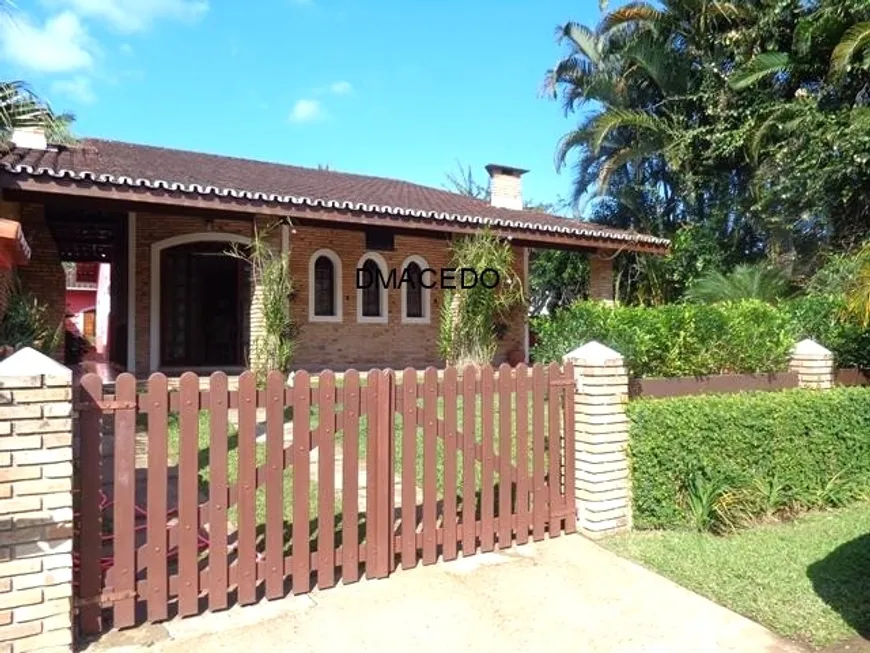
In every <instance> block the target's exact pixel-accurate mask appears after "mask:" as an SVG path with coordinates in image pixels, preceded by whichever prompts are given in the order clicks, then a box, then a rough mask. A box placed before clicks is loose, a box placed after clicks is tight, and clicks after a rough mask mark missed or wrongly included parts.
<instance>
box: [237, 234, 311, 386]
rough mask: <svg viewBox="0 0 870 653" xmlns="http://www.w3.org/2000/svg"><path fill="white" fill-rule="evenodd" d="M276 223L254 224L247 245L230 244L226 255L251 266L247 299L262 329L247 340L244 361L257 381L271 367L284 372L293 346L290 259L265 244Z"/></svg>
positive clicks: (291, 355) (262, 377) (290, 357)
mask: <svg viewBox="0 0 870 653" xmlns="http://www.w3.org/2000/svg"><path fill="white" fill-rule="evenodd" d="M277 226H278V225H277V224H276V225H272V226H271V227H269V228H266V229H263V230H260V229H257V228H256V226H255V227H254V235H253V237H252V238H251V244H250V245H247V246H244V247H241V246H239V245H235V244H234V245H233V246H232V247H231V248H230V251H229V252H228V254H229V255H230V256H233V257H235V258H238V259H241V260H243V261H245V262H246V263H248V265H250V266H251V285H252V297H251V302H252V303H254V304H255V305H257V304H258V305H259V311H260V316H261V319H262V328H261V329H260V331H259V333H256V334H255V335H254V337H253V338H252V340H251V349H250V352H249V361H248V364H249V366H250V368H251V370H252V371H253V372H254V373H255V374H256V375H257V379H258V380H259V381H260V382H265V378H266V375H267V374H268V373H269V372H270V371H273V370H277V371H279V372H283V373H285V374H286V373H287V372H289V371H290V363H291V361H292V360H293V353H294V351H295V348H296V336H297V329H296V325H295V324H294V323H293V318H292V317H291V314H290V297H291V295H292V293H293V282H292V279H291V277H290V258H289V256H287V255H283V254H282V253H281V252H280V251H278V250H276V249H275V248H273V247H272V246H270V244H269V239H268V235H269V233H270V232H271V231H272V229H275V228H276V227H277Z"/></svg>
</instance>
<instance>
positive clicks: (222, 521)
mask: <svg viewBox="0 0 870 653" xmlns="http://www.w3.org/2000/svg"><path fill="white" fill-rule="evenodd" d="M227 392H228V384H227V375H226V373H224V372H215V373H214V374H212V375H211V378H210V379H209V431H210V433H209V436H210V437H209V447H208V455H209V502H208V505H209V517H208V536H209V547H208V569H209V590H208V607H209V609H210V610H223V609H225V608H226V607H227V567H228V566H229V565H228V561H227V506H226V504H227V498H228V497H229V491H228V489H227V485H228V480H227V474H228V469H227V467H228V461H229V449H228V447H229V442H228V438H229V432H228V424H227V403H228V401H227Z"/></svg>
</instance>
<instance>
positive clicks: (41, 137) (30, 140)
mask: <svg viewBox="0 0 870 653" xmlns="http://www.w3.org/2000/svg"><path fill="white" fill-rule="evenodd" d="M10 140H11V141H12V144H13V145H14V146H15V147H21V148H26V149H30V150H44V149H45V148H46V147H48V141H47V140H46V138H45V131H44V130H43V129H42V127H16V128H15V129H14V130H13V131H12V138H11V139H10Z"/></svg>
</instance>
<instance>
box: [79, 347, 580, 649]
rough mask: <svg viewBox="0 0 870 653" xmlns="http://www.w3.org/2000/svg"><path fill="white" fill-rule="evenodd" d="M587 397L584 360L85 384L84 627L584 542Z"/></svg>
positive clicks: (127, 378) (93, 629)
mask: <svg viewBox="0 0 870 653" xmlns="http://www.w3.org/2000/svg"><path fill="white" fill-rule="evenodd" d="M573 383H574V382H573V371H572V369H571V366H570V364H568V365H565V366H559V365H556V364H553V365H550V366H542V365H535V366H534V367H531V368H530V367H527V366H525V365H519V366H517V367H515V368H511V367H509V366H507V365H503V366H502V367H500V368H499V369H498V370H494V369H493V368H491V367H484V368H466V369H465V370H463V371H459V370H457V369H454V368H447V369H446V370H442V371H440V372H439V370H436V369H434V368H430V369H427V370H425V371H424V372H422V373H419V372H418V371H416V370H412V369H407V370H404V371H399V372H393V371H390V370H372V371H370V372H368V373H366V374H365V375H360V374H359V373H358V372H356V371H349V372H347V373H345V374H344V375H343V376H342V378H341V379H337V377H336V375H335V374H334V373H332V372H323V373H320V374H318V375H313V376H312V375H309V374H308V373H306V372H298V373H296V374H295V375H294V377H293V381H292V385H288V383H287V380H286V378H285V377H284V376H283V375H281V374H280V373H277V372H273V373H271V374H269V375H268V378H267V379H266V381H265V384H264V385H263V386H262V387H259V388H258V387H257V382H256V378H255V376H254V374H253V373H252V372H245V373H244V374H242V375H241V376H240V377H238V382H237V385H236V384H233V385H232V387H231V385H230V380H229V379H228V378H227V375H226V374H224V373H220V372H218V373H215V374H213V375H211V377H209V379H208V382H207V384H201V382H200V378H199V377H197V376H196V375H194V374H192V373H187V374H184V375H183V376H182V377H181V378H180V379H179V380H178V382H177V384H175V383H170V380H169V379H167V377H166V376H164V375H162V374H154V375H152V376H151V377H150V378H149V379H148V381H147V383H146V382H143V383H142V384H137V381H136V380H135V378H134V377H133V376H132V375H130V374H123V375H121V376H120V377H119V378H118V379H117V381H116V383H115V384H114V388H113V389H111V390H112V391H111V392H106V391H104V386H103V384H102V382H101V381H100V379H99V378H98V377H97V376H96V375H92V374H89V375H86V376H84V377H83V378H82V379H81V382H80V384H79V387H78V388H77V390H76V392H77V396H76V404H77V409H78V411H79V419H78V427H77V434H78V435H77V437H78V443H79V452H80V453H79V466H78V474H77V478H78V481H77V501H76V511H77V512H76V515H77V518H76V532H77V542H76V549H75V556H74V560H75V565H76V578H75V583H76V605H77V610H78V620H79V624H80V628H81V630H82V632H83V633H98V632H100V631H101V630H103V629H104V628H105V627H107V626H108V625H109V623H111V624H112V625H113V626H114V627H118V628H124V627H128V626H132V625H135V624H137V623H141V622H143V621H150V622H158V621H162V620H165V619H168V618H171V617H173V616H174V615H181V616H187V615H194V614H197V613H199V612H201V611H202V610H204V609H208V610H221V609H224V608H227V607H229V606H230V605H231V604H233V603H238V604H241V605H248V604H252V603H255V602H257V601H258V600H259V599H260V598H261V597H262V596H265V597H266V598H268V599H276V598H282V597H284V596H285V595H286V594H288V593H289V592H292V593H294V594H300V593H305V592H309V591H311V590H312V589H313V588H314V587H317V588H320V589H326V588H329V587H332V586H334V585H335V584H336V583H337V582H338V581H339V579H340V580H341V581H342V582H344V583H350V582H354V581H356V580H358V579H359V578H360V576H361V574H363V573H364V574H365V576H366V577H368V578H383V577H386V576H388V575H389V574H390V573H391V572H392V571H393V570H394V569H395V566H396V564H398V563H400V564H401V565H402V567H403V568H406V569H407V568H410V567H414V566H415V565H416V564H417V562H418V560H419V559H422V562H423V564H432V563H434V562H436V560H437V559H438V557H439V555H440V556H441V557H443V559H444V560H452V559H454V558H456V557H457V556H458V554H459V553H460V552H461V553H462V555H463V556H467V555H473V554H474V553H476V552H478V551H484V552H485V551H492V550H494V549H495V548H496V547H497V548H499V549H505V548H507V547H510V546H511V545H512V544H513V543H514V542H516V543H517V544H524V543H526V542H528V540H529V538H530V537H531V538H532V539H534V540H540V539H542V538H544V537H545V536H546V535H549V536H550V537H555V536H558V535H559V534H560V533H561V532H562V531H565V532H574V530H575V528H576V524H575V512H574V499H573V487H574V425H573V420H574V413H573V410H574V405H573V398H574V396H573ZM105 390H109V388H106V389H105ZM263 413H265V415H263ZM258 431H260V433H259V434H258ZM263 431H264V433H263ZM315 457H316V458H315ZM397 489H398V493H397ZM107 616H108V617H109V618H108V619H107V618H105V617H107Z"/></svg>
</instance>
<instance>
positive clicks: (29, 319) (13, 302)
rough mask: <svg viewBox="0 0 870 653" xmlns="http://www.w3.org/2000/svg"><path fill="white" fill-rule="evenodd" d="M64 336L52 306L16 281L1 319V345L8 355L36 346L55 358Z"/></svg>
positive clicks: (61, 324) (13, 283)
mask: <svg viewBox="0 0 870 653" xmlns="http://www.w3.org/2000/svg"><path fill="white" fill-rule="evenodd" d="M63 334H64V329H63V323H60V324H54V323H53V321H52V320H51V318H50V317H49V307H48V305H46V304H44V303H43V302H41V301H39V300H38V299H37V298H36V297H35V296H33V295H31V294H30V293H27V292H24V291H23V290H22V288H21V283H20V281H19V280H18V279H17V278H16V279H14V280H13V281H12V285H11V288H10V293H9V297H8V300H7V303H6V313H5V314H4V315H3V319H2V320H0V345H2V346H3V347H4V348H5V349H6V351H8V352H12V351H18V350H19V349H22V348H24V347H32V348H33V349H36V350H37V351H39V352H42V353H43V354H45V355H46V356H53V355H54V354H55V353H57V351H58V350H59V349H60V345H61V341H62V339H63Z"/></svg>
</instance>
